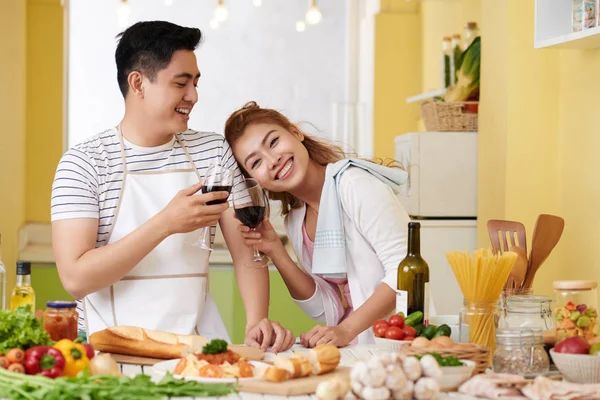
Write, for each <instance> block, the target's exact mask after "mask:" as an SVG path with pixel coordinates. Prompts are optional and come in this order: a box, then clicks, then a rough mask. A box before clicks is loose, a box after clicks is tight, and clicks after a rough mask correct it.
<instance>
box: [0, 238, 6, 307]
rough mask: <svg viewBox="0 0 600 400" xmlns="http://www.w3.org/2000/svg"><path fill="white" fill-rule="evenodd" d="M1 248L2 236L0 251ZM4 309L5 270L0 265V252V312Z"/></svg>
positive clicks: (0, 262)
mask: <svg viewBox="0 0 600 400" xmlns="http://www.w3.org/2000/svg"><path fill="white" fill-rule="evenodd" d="M1 247H2V236H0V250H1ZM5 308H6V268H5V267H4V264H3V263H2V252H1V251H0V310H4V309H5Z"/></svg>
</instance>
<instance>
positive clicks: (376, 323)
mask: <svg viewBox="0 0 600 400" xmlns="http://www.w3.org/2000/svg"><path fill="white" fill-rule="evenodd" d="M379 324H385V325H389V324H388V322H387V321H386V320H385V319H378V320H377V321H375V322H374V323H373V327H376V326H377V325H379Z"/></svg>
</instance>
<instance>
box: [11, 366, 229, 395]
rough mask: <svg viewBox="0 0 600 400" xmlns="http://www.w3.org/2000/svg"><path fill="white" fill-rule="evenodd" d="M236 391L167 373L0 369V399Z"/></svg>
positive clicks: (222, 393) (227, 386) (221, 385)
mask: <svg viewBox="0 0 600 400" xmlns="http://www.w3.org/2000/svg"><path fill="white" fill-rule="evenodd" d="M233 392H237V388H236V386H234V385H230V384H224V383H200V382H197V381H186V380H184V379H176V378H174V377H173V376H172V375H171V374H170V373H167V375H166V376H165V377H164V378H163V379H162V380H160V381H159V382H157V383H154V382H153V381H152V380H151V377H150V376H148V375H137V376H135V377H134V378H129V377H126V376H108V375H107V376H89V375H85V374H80V375H79V376H77V377H76V378H57V379H49V378H45V377H42V376H32V375H23V374H17V373H14V372H10V371H7V370H5V369H1V368H0V398H9V399H15V400H42V399H44V400H75V399H90V400H95V399H112V400H131V399H143V400H162V399H165V398H170V397H216V396H227V395H228V394H230V393H233Z"/></svg>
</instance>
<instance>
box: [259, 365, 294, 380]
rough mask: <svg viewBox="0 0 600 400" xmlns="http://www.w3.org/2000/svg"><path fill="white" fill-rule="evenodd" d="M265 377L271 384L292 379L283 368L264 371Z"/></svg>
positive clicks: (270, 368)
mask: <svg viewBox="0 0 600 400" xmlns="http://www.w3.org/2000/svg"><path fill="white" fill-rule="evenodd" d="M263 377H264V378H265V379H266V380H268V381H269V382H284V381H287V380H288V379H290V373H289V372H288V371H287V370H285V369H282V368H278V367H268V368H266V369H265V370H264V371H263Z"/></svg>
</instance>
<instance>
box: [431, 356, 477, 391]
mask: <svg viewBox="0 0 600 400" xmlns="http://www.w3.org/2000/svg"><path fill="white" fill-rule="evenodd" d="M460 361H461V362H462V363H463V364H465V365H464V366H462V367H440V369H441V370H442V377H441V378H440V389H441V390H451V389H456V388H458V387H459V386H460V385H462V384H463V383H465V382H466V381H468V380H469V379H470V378H471V376H472V375H473V371H475V362H474V361H470V360H460Z"/></svg>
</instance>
